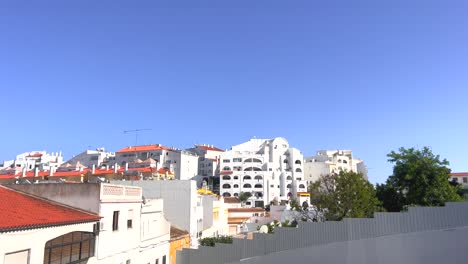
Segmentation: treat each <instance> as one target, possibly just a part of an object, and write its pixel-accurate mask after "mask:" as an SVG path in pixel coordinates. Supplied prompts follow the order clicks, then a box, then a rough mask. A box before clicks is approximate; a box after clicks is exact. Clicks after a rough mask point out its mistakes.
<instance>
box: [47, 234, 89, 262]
mask: <svg viewBox="0 0 468 264" xmlns="http://www.w3.org/2000/svg"><path fill="white" fill-rule="evenodd" d="M94 243H95V235H94V234H93V233H89V232H71V233H68V234H65V235H63V236H59V237H57V238H54V239H52V240H49V241H48V242H47V243H46V245H45V248H44V262H43V263H45V264H55V263H87V259H88V258H91V257H93V256H94Z"/></svg>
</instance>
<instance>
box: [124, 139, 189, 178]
mask: <svg viewBox="0 0 468 264" xmlns="http://www.w3.org/2000/svg"><path fill="white" fill-rule="evenodd" d="M149 158H151V159H153V160H155V161H156V162H157V169H158V170H159V169H160V168H164V169H166V170H168V171H171V172H173V173H174V178H175V179H177V180H189V179H192V178H193V177H195V176H197V174H198V156H197V155H195V154H194V153H192V152H188V151H185V150H180V149H176V148H168V147H164V146H162V145H160V144H156V145H144V146H129V147H125V148H123V149H120V150H119V151H117V152H116V153H115V162H116V163H117V164H118V165H120V166H122V167H124V166H125V165H126V164H128V163H131V162H134V161H136V160H138V159H139V160H148V159H149Z"/></svg>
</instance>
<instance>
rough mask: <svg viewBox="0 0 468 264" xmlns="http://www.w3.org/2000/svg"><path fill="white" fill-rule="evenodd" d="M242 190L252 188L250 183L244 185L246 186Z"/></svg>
mask: <svg viewBox="0 0 468 264" xmlns="http://www.w3.org/2000/svg"><path fill="white" fill-rule="evenodd" d="M242 188H252V185H250V184H249V183H246V184H244V186H242Z"/></svg>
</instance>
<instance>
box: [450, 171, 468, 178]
mask: <svg viewBox="0 0 468 264" xmlns="http://www.w3.org/2000/svg"><path fill="white" fill-rule="evenodd" d="M450 175H451V176H452V177H467V176H468V172H453V173H450Z"/></svg>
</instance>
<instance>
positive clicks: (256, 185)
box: [254, 184, 263, 188]
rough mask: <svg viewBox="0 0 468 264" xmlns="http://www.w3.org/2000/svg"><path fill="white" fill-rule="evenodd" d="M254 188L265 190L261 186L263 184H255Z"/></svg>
mask: <svg viewBox="0 0 468 264" xmlns="http://www.w3.org/2000/svg"><path fill="white" fill-rule="evenodd" d="M254 187H255V188H263V185H261V184H255V186H254Z"/></svg>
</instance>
